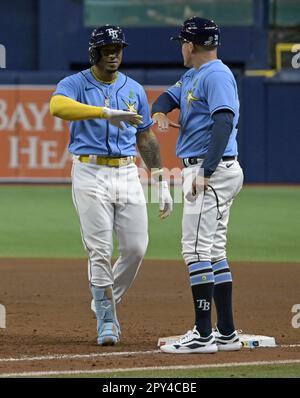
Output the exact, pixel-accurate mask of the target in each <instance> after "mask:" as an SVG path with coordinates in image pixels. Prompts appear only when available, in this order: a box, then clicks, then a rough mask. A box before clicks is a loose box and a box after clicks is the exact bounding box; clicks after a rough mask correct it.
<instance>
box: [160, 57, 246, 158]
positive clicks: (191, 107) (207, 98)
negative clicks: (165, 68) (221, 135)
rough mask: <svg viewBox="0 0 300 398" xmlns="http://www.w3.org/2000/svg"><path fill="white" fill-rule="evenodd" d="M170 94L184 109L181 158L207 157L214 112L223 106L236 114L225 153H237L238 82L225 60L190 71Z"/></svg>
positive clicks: (182, 112)
mask: <svg viewBox="0 0 300 398" xmlns="http://www.w3.org/2000/svg"><path fill="white" fill-rule="evenodd" d="M167 93H168V94H169V95H170V96H171V97H172V98H173V99H174V101H176V103H177V104H178V107H179V108H180V132H179V137H178V140H177V146H176V154H177V156H178V157H180V158H188V157H203V156H204V155H205V154H206V152H207V149H208V145H209V143H210V136H211V130H212V126H213V120H212V115H213V113H214V112H216V111H217V110H220V109H229V110H231V111H232V112H233V113H234V119H233V126H234V127H233V129H232V132H231V134H230V137H229V141H228V145H227V147H226V149H225V152H224V155H223V156H236V155H237V153H238V151H237V142H236V135H237V123H238V118H239V99H238V92H237V85H236V82H235V79H234V76H233V74H232V72H231V71H230V69H229V68H228V67H227V66H226V65H224V64H223V62H222V61H221V60H219V59H217V60H213V61H210V62H208V63H206V64H204V65H202V66H201V67H200V68H199V69H198V70H197V69H194V68H192V69H190V70H188V71H187V72H186V73H185V74H184V75H183V76H182V78H181V79H180V80H179V81H178V82H177V83H176V84H175V85H174V86H172V87H170V88H169V89H168V90H167Z"/></svg>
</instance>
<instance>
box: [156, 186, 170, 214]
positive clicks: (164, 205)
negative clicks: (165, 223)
mask: <svg viewBox="0 0 300 398" xmlns="http://www.w3.org/2000/svg"><path fill="white" fill-rule="evenodd" d="M158 197H159V217H160V219H161V220H162V219H164V218H167V217H168V216H169V215H170V214H171V213H172V211H173V199H172V196H171V194H170V191H169V188H168V183H167V181H159V183H158Z"/></svg>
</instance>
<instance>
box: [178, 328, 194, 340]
mask: <svg viewBox="0 0 300 398" xmlns="http://www.w3.org/2000/svg"><path fill="white" fill-rule="evenodd" d="M195 331H196V326H195V327H194V329H193V330H188V331H187V332H186V334H185V335H184V336H182V337H181V339H180V340H179V342H180V343H185V342H186V341H189V340H190V338H191V335H192V334H194V333H195Z"/></svg>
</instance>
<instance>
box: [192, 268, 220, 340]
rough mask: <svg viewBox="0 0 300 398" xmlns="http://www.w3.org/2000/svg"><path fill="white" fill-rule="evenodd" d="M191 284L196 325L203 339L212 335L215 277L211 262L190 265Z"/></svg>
mask: <svg viewBox="0 0 300 398" xmlns="http://www.w3.org/2000/svg"><path fill="white" fill-rule="evenodd" d="M188 267H189V273H190V282H191V288H192V293H193V300H194V307H195V318H196V319H195V324H196V327H197V330H198V332H199V333H200V335H201V336H202V337H207V336H209V335H210V334H211V329H212V327H211V303H212V297H213V289H214V275H213V272H212V266H211V263H210V262H209V261H200V262H198V263H192V264H189V266H188Z"/></svg>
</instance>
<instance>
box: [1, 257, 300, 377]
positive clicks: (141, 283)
mask: <svg viewBox="0 0 300 398" xmlns="http://www.w3.org/2000/svg"><path fill="white" fill-rule="evenodd" d="M231 269H232V272H233V277H234V312H235V319H236V327H237V328H238V329H242V330H243V332H244V333H251V334H261V335H267V336H274V337H275V339H276V342H277V344H279V345H293V344H299V343H300V328H293V326H292V318H293V316H294V315H295V314H294V313H292V307H293V305H294V304H299V303H300V296H299V292H300V264H293V263H280V264H279V263H275V264H271V263H245V262H244V263H232V264H231ZM90 299H91V296H90V292H89V288H88V281H87V266H86V261H85V260H82V259H81V260H45V259H34V260H30V259H18V260H15V259H1V260H0V303H1V304H3V305H5V307H6V311H7V319H6V329H0V341H1V343H0V374H1V373H9V372H25V371H50V370H70V369H74V370H75V369H87V370H90V369H99V370H101V369H108V368H131V367H142V366H170V365H185V364H186V365H189V364H193V365H194V364H206V363H207V364H215V363H224V362H243V361H261V360H286V359H300V347H291V346H290V347H277V348H257V349H253V350H250V349H246V348H243V349H242V350H241V351H240V352H235V353H217V354H214V355H168V354H163V353H160V352H153V353H148V354H143V353H137V354H131V353H130V352H136V351H147V350H149V351H152V350H157V341H158V338H159V337H165V336H170V335H177V334H183V333H185V332H186V331H187V330H188V329H190V328H192V327H193V322H194V314H193V305H192V298H191V292H190V287H189V280H188V273H187V270H186V268H185V266H184V264H183V263H182V262H179V261H153V260H152V261H150V260H147V261H144V263H143V265H142V267H141V269H140V271H139V274H138V276H137V278H136V280H135V282H134V284H133V286H132V287H131V288H130V290H129V291H128V293H127V295H126V296H125V297H124V298H123V300H122V301H121V303H120V304H119V305H118V314H119V320H120V323H121V327H122V336H121V337H122V340H121V343H120V344H119V345H116V346H115V347H99V346H97V345H96V330H95V326H96V322H95V318H94V315H93V313H92V312H91V310H90ZM214 317H215V315H214ZM125 351H126V352H128V354H127V355H123V356H105V357H96V358H80V359H76V358H74V359H52V360H31V361H29V360H26V361H18V360H16V361H15V360H14V361H12V360H10V361H4V359H8V358H20V357H22V356H29V357H36V356H46V355H52V354H90V353H109V352H125Z"/></svg>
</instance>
